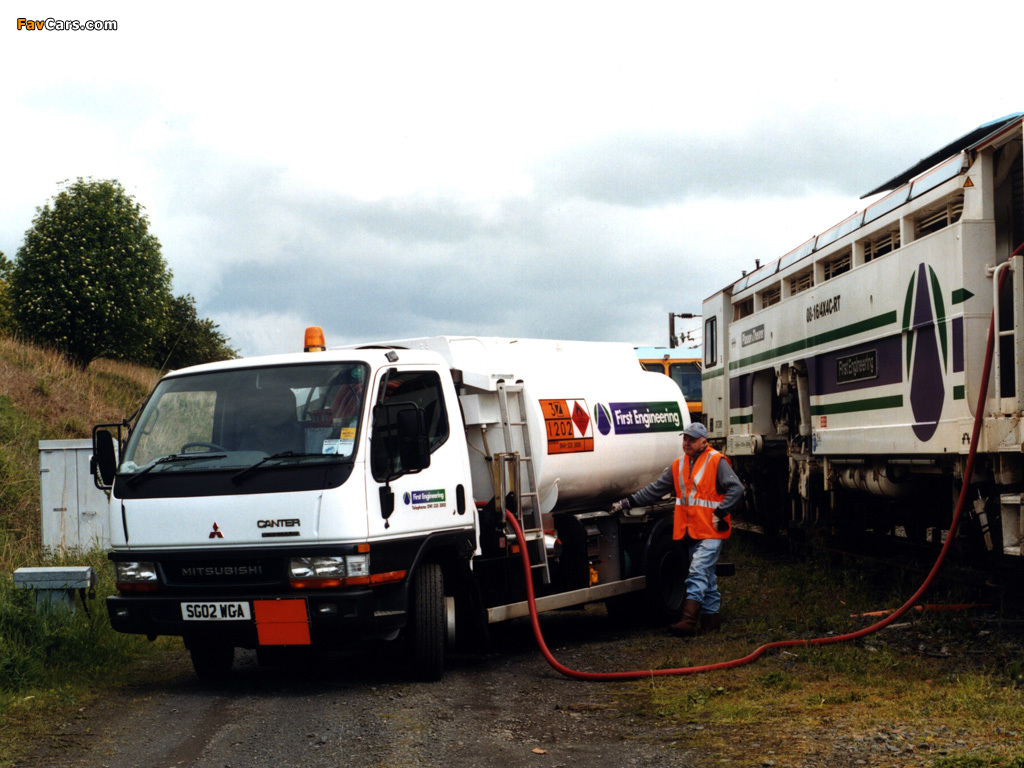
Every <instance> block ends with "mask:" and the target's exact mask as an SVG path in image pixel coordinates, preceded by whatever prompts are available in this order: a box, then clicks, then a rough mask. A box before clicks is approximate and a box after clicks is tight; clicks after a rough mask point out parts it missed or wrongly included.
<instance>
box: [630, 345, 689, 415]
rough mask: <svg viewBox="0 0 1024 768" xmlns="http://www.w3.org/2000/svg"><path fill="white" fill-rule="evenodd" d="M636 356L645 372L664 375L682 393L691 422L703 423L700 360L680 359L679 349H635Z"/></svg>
mask: <svg viewBox="0 0 1024 768" xmlns="http://www.w3.org/2000/svg"><path fill="white" fill-rule="evenodd" d="M634 349H635V350H636V356H637V358H638V359H639V360H640V365H641V366H643V367H644V369H645V370H648V371H655V372H657V373H664V374H665V375H666V376H668V377H669V378H670V379H672V381H674V382H675V383H676V385H677V386H678V387H679V389H681V390H682V391H683V396H684V397H685V398H686V405H687V407H688V408H689V409H690V419H691V420H692V421H701V422H703V421H704V403H703V400H702V398H701V360H700V358H699V357H681V356H680V353H681V352H683V350H681V349H672V348H669V347H635V348H634Z"/></svg>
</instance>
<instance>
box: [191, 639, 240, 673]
mask: <svg viewBox="0 0 1024 768" xmlns="http://www.w3.org/2000/svg"><path fill="white" fill-rule="evenodd" d="M188 652H189V655H190V656H191V657H192V668H193V669H194V670H195V671H196V676H197V677H200V678H202V679H203V680H222V679H224V678H225V677H227V676H228V675H229V674H230V673H231V665H232V664H234V663H235V649H234V647H233V646H230V645H220V644H212V643H202V642H193V643H189V646H188Z"/></svg>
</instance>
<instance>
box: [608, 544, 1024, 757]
mask: <svg viewBox="0 0 1024 768" xmlns="http://www.w3.org/2000/svg"><path fill="white" fill-rule="evenodd" d="M728 557H729V559H732V560H734V561H736V562H737V565H738V570H737V575H736V576H735V577H734V578H731V579H725V580H722V582H721V586H722V592H723V598H724V606H723V615H724V616H725V618H726V621H725V623H724V625H723V629H722V631H721V632H720V633H719V634H716V635H710V636H703V637H698V638H694V639H692V640H689V641H681V642H678V643H668V644H664V645H662V646H661V647H662V648H663V649H664V648H667V649H668V650H660V651H656V652H654V653H653V654H652V656H651V657H650V658H649V663H650V666H651V667H653V668H676V667H684V666H690V665H696V664H709V663H714V662H717V661H724V660H728V659H733V658H740V657H743V656H746V655H747V654H749V653H750V652H751V651H753V650H754V649H755V648H757V647H758V646H760V645H762V644H764V643H766V642H771V641H775V640H784V639H794V638H811V637H820V636H826V635H829V634H833V635H834V634H841V633H845V632H847V631H851V630H854V629H859V628H861V627H864V626H867V625H868V624H870V623H871V622H872V621H875V620H877V619H872V618H869V617H864V616H861V615H860V614H863V613H867V612H872V611H875V610H877V609H879V608H897V607H899V605H900V604H901V603H902V602H903V600H904V599H905V597H906V596H909V595H910V594H911V593H912V591H913V588H914V587H915V586H916V585H915V584H913V583H911V582H912V581H913V579H914V578H915V576H914V575H913V574H909V573H907V574H905V575H901V574H904V572H903V571H902V570H901V569H900V568H898V567H897V566H896V565H894V564H892V563H888V564H879V563H875V564H865V563H863V562H862V561H852V560H845V559H841V558H834V557H823V556H822V557H812V558H810V559H807V558H792V557H788V556H786V557H780V556H772V555H771V554H766V553H765V552H764V551H763V550H759V549H758V548H757V546H752V545H751V544H749V543H744V542H743V541H738V540H735V539H734V540H733V541H732V542H730V545H729V554H728ZM976 598H977V595H974V594H969V593H967V592H966V591H965V590H964V589H963V588H962V586H960V585H956V584H952V585H950V584H947V585H945V586H942V587H939V588H937V589H933V591H932V594H931V595H929V596H927V597H926V600H927V601H928V602H929V603H943V604H954V603H955V604H963V603H971V602H974V601H975V599H976ZM1018 615H1019V612H1018V611H1017V609H1015V608H1008V607H1005V606H1004V607H1001V608H1000V607H992V606H989V607H987V608H975V609H972V610H968V611H960V612H912V613H910V614H908V617H904V619H903V620H901V621H900V622H898V623H896V624H893V625H891V626H890V627H889V628H887V629H885V630H882V631H881V632H879V633H876V634H873V635H869V636H867V637H865V638H862V639H861V640H858V641H856V642H852V643H842V644H836V645H827V646H809V647H798V648H791V649H787V650H782V651H773V652H770V653H769V654H767V655H765V656H763V657H762V658H761V659H759V660H758V661H755V662H754V663H753V664H750V665H747V666H744V667H740V668H738V669H734V670H730V671H722V672H713V673H709V674H704V675H699V676H695V677H658V678H651V679H650V680H649V681H644V682H642V683H637V684H634V685H633V687H632V691H631V692H632V694H634V695H635V697H634V698H632V699H631V700H630V701H629V702H628V703H627V702H626V700H625V699H624V698H620V699H619V700H618V706H621V707H624V708H625V709H626V711H627V712H628V714H629V716H630V717H633V718H636V719H637V720H638V721H644V722H645V724H650V723H651V722H652V721H653V722H654V723H656V724H657V726H658V730H659V732H661V733H662V734H663V736H662V738H663V739H664V741H665V742H666V743H667V744H670V745H674V746H677V747H679V748H681V749H697V750H698V751H701V752H704V751H706V752H710V753H711V754H713V755H715V759H714V760H713V761H712V763H714V764H717V765H765V766H770V765H778V766H806V767H807V768H810V767H811V766H843V765H850V766H856V765H871V766H910V765H915V766H916V765H921V766H937V767H939V768H967V767H968V766H977V767H978V768H999V767H1001V766H1014V768H1024V757H1022V755H1024V748H1022V746H1021V744H1022V737H1024V688H1022V672H1024V650H1022V646H1021V625H1020V622H1019V621H1018V619H1017V616H1018ZM654 647H657V646H652V648H654Z"/></svg>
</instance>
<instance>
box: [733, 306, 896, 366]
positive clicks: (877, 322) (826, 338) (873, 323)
mask: <svg viewBox="0 0 1024 768" xmlns="http://www.w3.org/2000/svg"><path fill="white" fill-rule="evenodd" d="M895 322H896V312H895V310H894V311H892V312H886V313H885V314H882V315H877V316H876V317H869V318H868V319H867V320H861V321H859V322H856V323H851V324H850V325H844V326H843V327H842V328H836V329H835V330H832V331H825V332H824V333H819V334H816V335H814V336H808V337H807V338H806V339H800V340H799V341H794V342H792V343H790V344H783V345H782V346H779V347H776V348H775V349H769V350H768V351H766V352H759V353H758V354H756V355H751V356H750V357H744V358H742V359H740V360H737V361H736V362H733V363H729V369H730V370H735V369H737V368H741V367H743V366H745V365H752V364H754V363H760V362H763V361H765V360H771V359H772V358H773V357H779V356H780V355H788V354H789V353H790V352H799V351H800V350H802V349H809V348H810V347H816V346H818V345H819V344H828V343H829V342H832V341H838V340H839V339H845V338H846V337H847V336H856V335H857V334H858V333H864V331H871V330H874V329H875V328H884V327H885V326H887V325H890V324H891V323H895Z"/></svg>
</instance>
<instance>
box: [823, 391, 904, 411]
mask: <svg viewBox="0 0 1024 768" xmlns="http://www.w3.org/2000/svg"><path fill="white" fill-rule="evenodd" d="M902 407H903V395H892V396H891V397H871V398H868V399H866V400H848V401H847V402H845V403H828V404H827V405H812V406H811V415H812V416H831V415H832V414H834V413H857V412H859V411H879V410H882V409H883V408H902Z"/></svg>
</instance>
